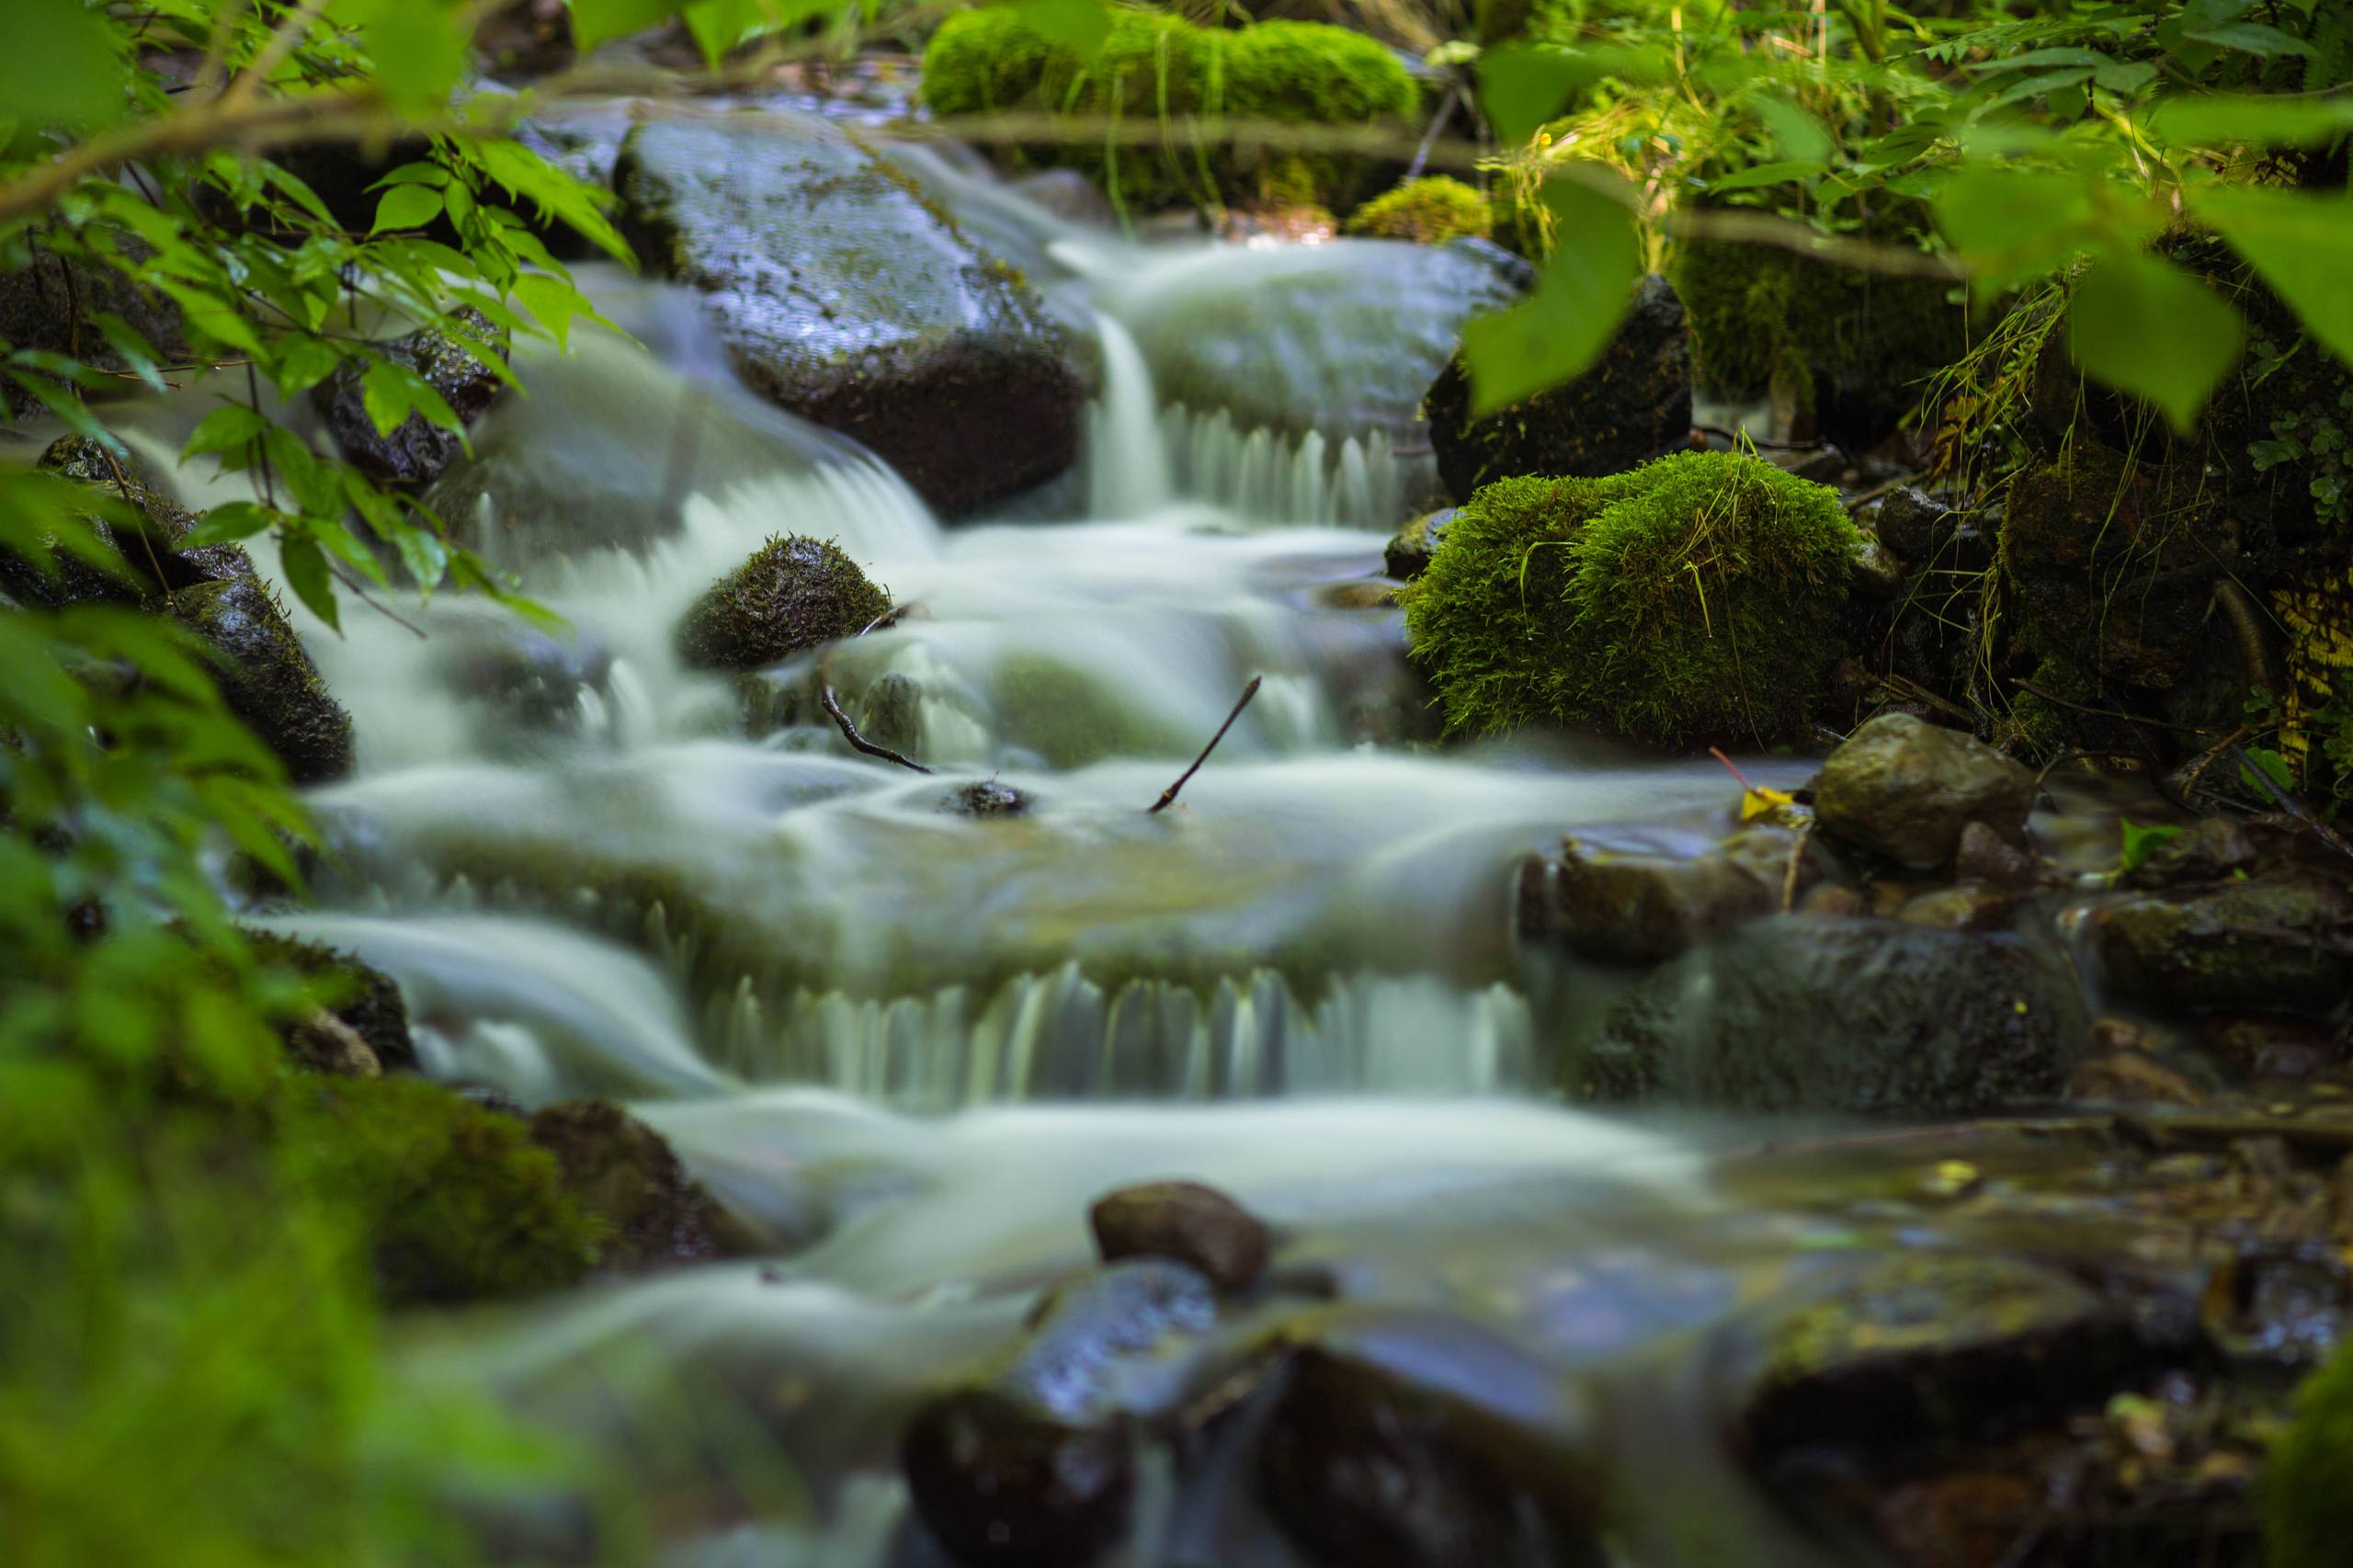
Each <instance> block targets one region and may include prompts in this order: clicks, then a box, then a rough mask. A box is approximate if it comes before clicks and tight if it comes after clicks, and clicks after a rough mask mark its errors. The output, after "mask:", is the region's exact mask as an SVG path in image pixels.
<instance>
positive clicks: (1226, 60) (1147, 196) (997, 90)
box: [923, 6, 1420, 210]
mask: <svg viewBox="0 0 2353 1568" xmlns="http://www.w3.org/2000/svg"><path fill="white" fill-rule="evenodd" d="M923 95H924V101H925V102H926V103H927V104H929V105H930V106H931V108H933V109H934V110H935V111H937V112H938V113H940V114H945V115H955V114H995V113H1006V112H1011V111H1026V112H1030V113H1037V112H1044V113H1048V114H1070V115H1080V116H1086V117H1089V118H1097V117H1101V118H1108V119H1114V120H1121V121H1124V120H1128V119H1147V120H1157V121H1162V122H1165V135H1164V136H1162V137H1161V138H1159V139H1158V140H1157V141H1156V142H1154V143H1153V144H1151V145H1145V146H1132V145H1131V146H1121V145H1119V144H1118V143H1117V142H1115V141H1113V140H1111V139H1108V138H1107V139H1102V140H1092V139H1088V140H1082V141H1079V142H1046V143H1040V144H1036V145H1032V146H1030V147H1029V148H1028V149H1026V150H1025V155H1026V157H1027V158H1028V159H1029V160H1030V161H1033V162H1037V163H1045V164H1059V165H1069V166H1071V167H1074V168H1078V169H1083V170H1085V171H1086V173H1088V174H1090V175H1093V176H1095V177H1096V178H1097V179H1099V180H1101V181H1102V182H1103V184H1104V187H1105V188H1106V189H1108V190H1109V191H1111V193H1112V194H1113V196H1114V197H1115V198H1116V199H1118V200H1119V201H1120V203H1121V204H1122V205H1124V206H1126V207H1129V208H1131V209H1136V210H1149V209H1152V208H1155V207H1167V206H1175V205H1178V204H1181V203H1184V202H1188V201H1191V202H1199V203H1203V204H1209V203H1212V202H1226V203H1247V202H1267V201H1272V200H1277V199H1283V200H1313V201H1315V202H1319V203H1321V204H1323V205H1324V206H1327V207H1331V208H1334V209H1336V210H1345V209H1346V208H1347V207H1348V206H1350V205H1351V204H1353V202H1354V200H1355V199H1356V197H1357V196H1358V193H1359V191H1360V190H1361V188H1362V187H1363V185H1364V183H1365V179H1366V177H1367V175H1368V173H1369V171H1370V160H1369V159H1367V158H1364V157H1361V156H1343V155H1338V154H1332V153H1279V152H1266V153H1260V152H1257V151H1255V150H1250V149H1242V150H1235V149H1232V148H1227V147H1223V146H1219V145H1213V144H1211V142H1207V141H1206V140H1201V141H1196V140H1195V139H1193V138H1192V137H1190V136H1189V135H1188V133H1187V131H1186V121H1187V120H1188V119H1191V118H1194V117H1204V116H1219V117H1223V118H1231V119H1278V120H1287V121H1290V122H1291V123H1294V124H1309V125H1369V124H1373V123H1376V122H1380V121H1383V120H1397V121H1403V120H1406V119H1411V118H1412V116H1413V115H1414V112H1415V108H1417V106H1418V104H1419V101H1420V94H1419V90H1418V89H1417V88H1416V87H1415V83H1414V79H1413V77H1412V76H1410V75H1409V74H1406V71H1405V67H1404V65H1403V64H1402V63H1400V62H1398V60H1397V59H1396V57H1395V56H1394V55H1392V54H1391V53H1390V52H1389V51H1388V50H1386V49H1384V48H1382V47H1381V45H1380V44H1378V43H1376V42H1374V41H1373V40H1370V39H1369V38H1366V37H1364V36H1363V35H1362V34H1359V33H1354V32H1350V31H1348V30H1347V28H1336V27H1330V26H1326V25H1324V24H1323V23H1320V22H1261V23H1259V24H1258V25H1256V26H1255V27H1248V28H1236V29H1226V28H1197V27H1194V26H1192V25H1191V24H1190V23H1188V22H1185V21H1183V20H1181V19H1180V18H1177V17H1170V16H1167V15H1165V14H1162V13H1159V12H1153V11H1131V10H1120V11H1117V12H1115V13H1114V14H1113V17H1112V23H1111V32H1110V37H1109V38H1108V40H1106V42H1105V44H1104V48H1103V52H1102V55H1101V57H1100V58H1099V59H1097V61H1096V62H1093V63H1092V64H1088V63H1087V62H1084V61H1082V60H1081V59H1080V58H1079V57H1078V56H1077V55H1075V54H1073V53H1072V52H1070V51H1067V50H1065V49H1063V48H1062V47H1061V46H1059V45H1057V44H1055V43H1053V42H1051V41H1050V40H1047V39H1046V38H1045V37H1044V36H1042V35H1041V34H1040V33H1038V32H1037V31H1035V30H1034V29H1032V28H1030V27H1029V24H1028V23H1026V22H1025V21H1023V20H1022V18H1021V17H1020V16H1019V15H1018V14H1017V13H1016V12H1015V11H1014V10H1013V9H1011V8H1010V7H999V6H991V7H987V8H984V9H980V10H972V11H960V12H958V13H957V14H956V15H954V16H952V17H949V18H948V20H947V21H945V22H943V23H942V24H940V28H939V30H938V32H936V33H934V34H933V35H932V39H931V43H930V46H929V47H928V48H927V49H926V50H925V51H924V62H923Z"/></svg>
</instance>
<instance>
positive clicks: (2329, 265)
mask: <svg viewBox="0 0 2353 1568" xmlns="http://www.w3.org/2000/svg"><path fill="white" fill-rule="evenodd" d="M2189 212H2190V216H2192V217H2194V218H2197V219H2200V221H2202V222H2208V223H2211V224H2212V225H2213V226H2214V227H2215V228H2217V229H2219V230H2221V231H2222V237H2223V238H2224V239H2226V240H2228V241H2230V242H2231V248H2232V249H2233V250H2235V251H2237V252H2238V253H2239V254H2240V255H2241V256H2245V257H2246V259H2247V263H2248V265H2250V266H2251V267H2254V268H2255V269H2256V272H2258V273H2260V274H2261V275H2262V277H2263V280H2264V281H2265V282H2266V283H2268V284H2270V285H2271V287H2272V288H2274V289H2276V290H2279V297H2280V298H2281V299H2283V300H2285V301H2288V304H2289V307H2290V309H2292V310H2293V311H2294V312H2296V314H2297V315H2298V316H2299V317H2300V318H2302V321H2303V324H2304V326H2305V328H2306V329H2307V330H2309V331H2310V332H2311V333H2312V335H2313V336H2314V337H2316V338H2318V339H2320V341H2321V342H2322V343H2324V344H2325V345H2327V347H2328V349H2329V351H2330V352H2331V353H2333V354H2335V355H2336V357H2337V358H2339V359H2342V360H2344V361H2345V362H2346V363H2347V364H2353V196H2343V195H2337V196H2316V195H2306V194H2304V193H2303V192H2302V191H2292V190H2279V189H2275V188H2271V187H2255V186H2225V185H2210V186H2201V187H2198V188H2196V189H2194V190H2192V191H2190V192H2189Z"/></svg>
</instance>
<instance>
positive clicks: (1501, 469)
mask: <svg viewBox="0 0 2353 1568" xmlns="http://www.w3.org/2000/svg"><path fill="white" fill-rule="evenodd" d="M1422 406H1423V410H1424V412H1425V413H1427V415H1429V422H1430V447H1431V449H1432V450H1433V451H1435V452H1436V453H1437V455H1438V475H1439V477H1440V478H1442V479H1444V480H1445V481H1446V487H1447V490H1448V491H1449V493H1450V494H1452V495H1453V496H1454V497H1455V499H1457V500H1458V501H1461V500H1468V499H1469V498H1470V497H1471V495H1472V494H1473V493H1474V492H1475V491H1477V490H1478V489H1479V487H1480V486H1481V485H1483V484H1488V483H1493V482H1495V481H1496V480H1499V479H1511V478H1515V477H1518V476H1519V475H1522V474H1541V475H1544V476H1546V477H1549V478H1559V477H1561V476H1563V475H1571V474H1574V475H1578V476H1581V477H1586V478H1592V477H1596V476H1598V475H1601V474H1608V473H1620V472H1624V471H1625V470H1627V469H1630V468H1632V467H1634V466H1636V465H1637V464H1640V463H1644V462H1648V461H1649V460H1651V459H1653V458H1655V457H1658V456H1660V455H1662V454H1664V453H1665V452H1668V451H1672V450H1673V449H1676V448H1677V447H1681V446H1684V445H1686V444H1687V443H1688V441H1689V439H1690V436H1691V358H1690V353H1689V347H1688V334H1687V333H1686V331H1685V329H1684V320H1683V302H1682V301H1680V300H1678V299H1677V298H1676V295H1675V290H1674V289H1672V288H1671V287H1669V286H1668V284H1667V281H1666V279H1665V278H1660V277H1657V276H1656V275H1653V276H1651V277H1648V278H1643V281H1642V283H1641V285H1640V286H1639V287H1638V288H1637V289H1636V290H1635V293H1634V302H1633V305H1632V307H1631V309H1630V310H1629V311H1628V312H1627V313H1626V319H1625V321H1624V322H1623V323H1622V324H1620V326H1619V328H1618V333H1617V335H1616V336H1614V337H1612V338H1611V339H1610V341H1609V346H1608V347H1607V348H1605V349H1604V350H1603V351H1602V354H1601V358H1599V359H1598V360H1597V361H1596V362H1595V363H1594V365H1593V366H1592V368H1591V369H1587V370H1586V371H1585V372H1584V373H1583V374H1582V375H1579V376H1578V377H1576V378H1575V379H1574V380H1573V381H1566V382H1563V384H1562V385H1560V386H1556V387H1551V388H1548V389H1546V390H1545V391H1543V392H1538V393H1536V394H1535V395H1534V396H1532V397H1528V398H1523V399H1521V400H1520V401H1519V402H1518V403H1513V404H1511V405H1510V406H1509V407H1507V408H1503V409H1499V410H1497V411H1496V412H1495V413H1493V414H1489V415H1482V416H1474V415H1472V407H1471V377H1470V373H1469V371H1468V369H1466V367H1465V366H1464V363H1463V359H1462V356H1461V354H1460V353H1458V354H1456V355H1455V356H1454V358H1451V359H1449V360H1448V361H1447V365H1446V369H1443V370H1441V371H1439V372H1438V380H1437V381H1434V382H1432V383H1431V385H1430V389H1429V392H1428V393H1427V395H1426V396H1425V397H1424V398H1423V400H1422Z"/></svg>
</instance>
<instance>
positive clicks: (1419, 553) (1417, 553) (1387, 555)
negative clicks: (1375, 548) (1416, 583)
mask: <svg viewBox="0 0 2353 1568" xmlns="http://www.w3.org/2000/svg"><path fill="white" fill-rule="evenodd" d="M1453 520H1454V508H1453V507H1451V506H1441V507H1439V508H1438V510H1437V511H1435V512H1425V513H1423V514H1422V515H1421V516H1420V517H1415V519H1414V520H1413V521H1412V522H1410V523H1407V524H1406V525H1405V526H1404V528H1399V529H1398V530H1397V534H1396V537H1395V538H1393V539H1392V540H1390V541H1389V542H1388V544H1386V545H1384V546H1383V547H1382V548H1381V570H1382V571H1384V572H1386V573H1388V574H1389V575H1391V576H1392V577H1394V578H1396V579H1397V580H1398V581H1399V582H1401V583H1404V582H1410V581H1412V580H1413V579H1414V578H1415V577H1418V576H1420V575H1421V574H1423V573H1424V572H1425V571H1427V570H1428V568H1429V563H1430V557H1431V556H1433V555H1435V554H1437V553H1438V540H1441V539H1444V538H1445V537H1446V525H1447V524H1449V523H1450V522H1452V521H1453Z"/></svg>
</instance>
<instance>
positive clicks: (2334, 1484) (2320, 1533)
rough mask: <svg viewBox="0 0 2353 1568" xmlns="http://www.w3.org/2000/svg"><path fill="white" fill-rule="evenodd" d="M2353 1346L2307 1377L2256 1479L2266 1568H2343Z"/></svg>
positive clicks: (2349, 1496) (2352, 1450) (2349, 1527)
mask: <svg viewBox="0 0 2353 1568" xmlns="http://www.w3.org/2000/svg"><path fill="white" fill-rule="evenodd" d="M2348 1475H2353V1349H2347V1350H2344V1351H2340V1352H2339V1353H2338V1354H2337V1356H2336V1359H2335V1360H2332V1361H2331V1362H2329V1364H2328V1365H2327V1366H2325V1367H2324V1368H2322V1369H2320V1370H2319V1371H2318V1372H2315V1373H2314V1374H2313V1376H2312V1377H2310V1378H2308V1379H2306V1380H2305V1381H2304V1384H2303V1386H2302V1388H2300V1389H2299V1390H2297V1391H2296V1405H2295V1418H2294V1419H2293V1420H2292V1421H2290V1423H2289V1425H2288V1427H2287V1429H2286V1430H2285V1431H2283V1432H2282V1433H2280V1434H2279V1440H2278V1441H2277V1442H2275V1443H2274V1444H2273V1445H2272V1449H2271V1457H2270V1458H2269V1460H2268V1461H2266V1463H2265V1465H2264V1467H2263V1473H2262V1476H2261V1478H2260V1479H2259V1480H2258V1481H2257V1483H2256V1502H2257V1506H2258V1507H2259V1508H2260V1510H2261V1512H2262V1516H2263V1544H2264V1551H2265V1554H2266V1555H2265V1559H2264V1561H2265V1562H2267V1563H2268V1565H2269V1568H2338V1565H2339V1564H2340V1563H2342V1562H2344V1561H2345V1553H2346V1546H2345V1543H2346V1542H2347V1541H2348V1540H2353V1487H2349V1486H2347V1485H2346V1484H2345V1479H2346V1477H2347V1476H2348Z"/></svg>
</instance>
